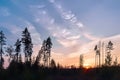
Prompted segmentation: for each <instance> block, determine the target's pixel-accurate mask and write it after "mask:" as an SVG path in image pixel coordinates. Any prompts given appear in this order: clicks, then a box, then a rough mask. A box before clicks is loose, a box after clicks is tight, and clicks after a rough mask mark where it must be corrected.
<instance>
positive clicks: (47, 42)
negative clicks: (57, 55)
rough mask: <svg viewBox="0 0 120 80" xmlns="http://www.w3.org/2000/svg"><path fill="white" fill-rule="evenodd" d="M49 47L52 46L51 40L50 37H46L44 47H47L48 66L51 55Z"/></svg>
mask: <svg viewBox="0 0 120 80" xmlns="http://www.w3.org/2000/svg"><path fill="white" fill-rule="evenodd" d="M51 48H52V42H51V38H50V37H48V38H47V40H46V49H47V54H46V56H47V58H48V59H47V60H48V61H47V63H48V66H49V65H50V57H51Z"/></svg>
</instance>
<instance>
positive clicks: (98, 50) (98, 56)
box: [94, 44, 100, 67]
mask: <svg viewBox="0 0 120 80" xmlns="http://www.w3.org/2000/svg"><path fill="white" fill-rule="evenodd" d="M99 45H100V44H99ZM94 51H96V54H95V66H98V65H99V67H100V47H98V45H95V48H94Z"/></svg>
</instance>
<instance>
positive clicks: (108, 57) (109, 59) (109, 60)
mask: <svg viewBox="0 0 120 80" xmlns="http://www.w3.org/2000/svg"><path fill="white" fill-rule="evenodd" d="M106 48H107V53H106V58H105V65H106V66H110V65H111V64H112V56H111V50H113V43H112V42H111V41H109V42H108V44H107V47H106Z"/></svg>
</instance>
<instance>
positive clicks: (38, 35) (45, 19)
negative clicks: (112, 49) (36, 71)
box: [0, 0, 120, 63]
mask: <svg viewBox="0 0 120 80" xmlns="http://www.w3.org/2000/svg"><path fill="white" fill-rule="evenodd" d="M119 4H120V1H119V0H0V30H3V31H4V33H5V35H6V36H7V43H8V44H9V45H14V42H16V40H17V38H21V33H22V31H23V30H24V28H25V27H28V29H29V31H30V33H31V36H32V38H33V44H34V51H35V52H34V54H37V51H38V50H39V49H40V46H41V44H42V41H43V40H44V39H46V38H47V37H48V36H51V38H52V41H53V50H52V52H53V54H54V55H53V56H54V58H56V59H58V60H57V61H58V62H59V61H61V63H62V61H63V60H61V59H60V58H59V57H57V56H61V57H65V56H66V55H67V57H69V56H71V55H72V56H73V54H74V53H75V54H76V53H77V54H78V55H79V54H80V53H84V51H86V50H84V49H83V51H81V50H80V49H81V47H82V46H84V45H86V44H88V43H90V42H93V41H97V40H100V39H103V38H108V37H113V36H117V35H119V34H120V23H119V21H120V16H119V14H120V5H119ZM68 55H69V56H68Z"/></svg>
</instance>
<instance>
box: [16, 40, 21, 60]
mask: <svg viewBox="0 0 120 80" xmlns="http://www.w3.org/2000/svg"><path fill="white" fill-rule="evenodd" d="M15 46H16V48H15V52H16V54H15V57H16V61H17V62H18V58H19V55H20V51H21V49H20V47H21V41H20V40H19V39H17V42H16V43H15Z"/></svg>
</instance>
